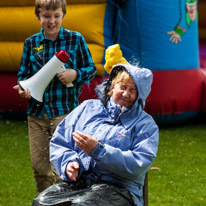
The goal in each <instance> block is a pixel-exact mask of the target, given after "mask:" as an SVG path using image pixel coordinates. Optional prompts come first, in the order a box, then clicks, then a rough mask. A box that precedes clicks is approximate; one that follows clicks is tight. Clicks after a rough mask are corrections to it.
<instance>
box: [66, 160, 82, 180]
mask: <svg viewBox="0 0 206 206" xmlns="http://www.w3.org/2000/svg"><path fill="white" fill-rule="evenodd" d="M66 173H67V175H68V177H69V178H70V179H71V180H73V181H76V180H77V177H78V174H79V163H78V162H69V164H68V165H67V168H66Z"/></svg>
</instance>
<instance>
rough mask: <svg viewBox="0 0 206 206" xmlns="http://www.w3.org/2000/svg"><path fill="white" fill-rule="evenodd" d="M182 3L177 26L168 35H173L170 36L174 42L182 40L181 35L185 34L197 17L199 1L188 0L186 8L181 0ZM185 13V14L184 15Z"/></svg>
mask: <svg viewBox="0 0 206 206" xmlns="http://www.w3.org/2000/svg"><path fill="white" fill-rule="evenodd" d="M179 5H180V11H179V13H180V18H179V21H178V23H177V25H176V26H175V28H174V30H173V31H169V32H167V34H168V35H172V36H171V37H170V39H169V40H170V41H171V42H172V43H175V44H177V43H178V41H180V42H181V41H182V38H181V36H182V35H184V34H185V32H186V31H187V29H189V28H190V25H191V22H192V21H195V20H196V19H197V16H198V15H197V13H198V12H197V1H196V0H187V1H186V3H185V8H183V9H182V8H181V0H179ZM184 13H185V15H183V14H184Z"/></svg>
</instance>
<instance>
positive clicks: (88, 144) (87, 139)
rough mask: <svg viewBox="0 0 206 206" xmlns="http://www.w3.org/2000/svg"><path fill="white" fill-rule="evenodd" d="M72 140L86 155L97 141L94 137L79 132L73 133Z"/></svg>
mask: <svg viewBox="0 0 206 206" xmlns="http://www.w3.org/2000/svg"><path fill="white" fill-rule="evenodd" d="M73 138H74V141H75V142H76V144H77V146H78V147H79V148H80V149H82V150H83V151H84V152H85V153H87V154H89V153H90V152H91V151H92V150H93V149H94V148H95V147H96V146H97V145H98V141H97V140H96V139H95V138H94V137H92V136H91V135H88V134H83V133H81V132H79V131H76V132H73Z"/></svg>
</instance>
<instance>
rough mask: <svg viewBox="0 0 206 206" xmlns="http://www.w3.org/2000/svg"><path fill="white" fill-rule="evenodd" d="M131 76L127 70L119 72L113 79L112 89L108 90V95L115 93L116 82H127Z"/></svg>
mask: <svg viewBox="0 0 206 206" xmlns="http://www.w3.org/2000/svg"><path fill="white" fill-rule="evenodd" d="M130 78H131V76H130V75H129V73H128V72H126V71H125V70H123V71H120V72H118V73H117V75H116V77H114V79H113V80H112V83H111V87H110V91H109V92H108V96H112V93H113V91H112V89H114V86H115V84H117V83H119V82H123V83H127V82H128V81H129V79H130Z"/></svg>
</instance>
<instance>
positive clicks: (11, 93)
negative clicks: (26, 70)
mask: <svg viewBox="0 0 206 206" xmlns="http://www.w3.org/2000/svg"><path fill="white" fill-rule="evenodd" d="M0 82H1V87H0V94H1V98H0V112H4V111H26V109H27V100H26V99H23V98H21V97H20V96H19V95H18V93H17V91H15V90H14V89H13V86H15V85H16V84H17V73H15V72H14V73H12V72H9V73H1V74H0Z"/></svg>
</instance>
